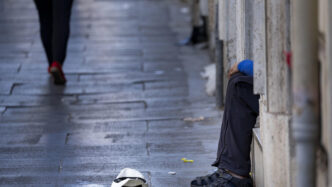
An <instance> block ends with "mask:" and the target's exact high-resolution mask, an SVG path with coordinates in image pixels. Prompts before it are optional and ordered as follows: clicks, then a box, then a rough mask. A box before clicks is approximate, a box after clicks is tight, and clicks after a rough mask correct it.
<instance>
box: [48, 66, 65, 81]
mask: <svg viewBox="0 0 332 187" xmlns="http://www.w3.org/2000/svg"><path fill="white" fill-rule="evenodd" d="M48 71H49V72H50V73H51V74H52V76H53V78H54V84H57V85H63V84H66V78H65V74H64V73H63V71H62V67H61V64H60V63H59V62H55V61H54V62H53V63H52V65H51V66H50V67H49V68H48Z"/></svg>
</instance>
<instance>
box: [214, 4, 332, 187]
mask: <svg viewBox="0 0 332 187" xmlns="http://www.w3.org/2000/svg"><path fill="white" fill-rule="evenodd" d="M327 4H328V0H320V6H319V7H320V10H319V12H320V19H319V22H320V32H321V33H320V36H319V38H320V47H319V51H320V63H321V101H322V102H321V103H322V104H321V110H322V125H321V143H320V146H319V147H320V148H319V150H318V152H317V186H319V187H321V186H322V187H324V186H328V185H330V186H332V184H328V178H329V177H328V175H329V174H330V173H331V172H329V171H328V164H327V163H328V160H330V161H331V160H332V159H331V156H330V157H329V156H328V155H331V154H328V153H331V147H332V146H331V142H332V141H331V140H332V139H331V133H332V128H331V125H330V124H331V119H332V117H331V103H332V102H331V99H330V97H331V93H330V90H332V86H326V85H332V83H331V81H330V80H331V78H332V76H331V75H330V73H329V70H332V67H331V66H332V65H330V64H329V63H327V59H328V54H329V53H327V48H328V47H327V45H328V42H326V41H327V31H328V26H329V24H328V22H329V18H328V14H329V11H328V8H327V7H328V6H327ZM331 4H332V3H331ZM218 18H219V19H218V21H219V33H218V35H219V38H220V39H221V40H224V71H225V73H224V75H225V77H224V87H225V86H226V85H227V81H228V78H227V76H226V75H227V71H228V69H229V68H230V67H231V65H232V64H234V63H236V62H238V61H241V60H243V59H245V58H251V59H253V60H254V61H255V64H254V92H255V93H257V94H260V95H261V99H260V110H261V111H260V118H259V124H260V127H259V128H257V129H255V132H254V143H253V154H252V156H253V158H252V160H253V168H254V169H253V175H254V178H255V180H256V185H257V186H268V187H270V186H276V187H279V186H285V187H291V186H295V185H296V184H295V176H294V173H295V171H296V168H295V164H294V163H295V151H294V141H293V138H292V131H291V107H292V99H291V98H292V97H291V67H290V66H289V65H288V64H287V59H286V55H285V54H287V53H289V52H290V49H291V34H290V33H291V25H290V24H291V0H246V1H244V0H227V1H223V0H219V16H218ZM330 22H331V21H330ZM330 24H331V23H330ZM331 30H332V29H331ZM317 37H318V36H317ZM330 53H331V50H330ZM225 88H226V87H225ZM224 90H226V89H224ZM262 163H263V164H262ZM257 164H260V165H261V164H262V165H263V166H262V167H261V166H257ZM330 176H331V174H330ZM331 180H332V179H331ZM330 183H331V182H330Z"/></svg>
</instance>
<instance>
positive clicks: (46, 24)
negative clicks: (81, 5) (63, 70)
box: [34, 0, 73, 64]
mask: <svg viewBox="0 0 332 187" xmlns="http://www.w3.org/2000/svg"><path fill="white" fill-rule="evenodd" d="M34 2H35V4H36V7H37V9H38V14H39V22H40V35H41V40H42V42H43V46H44V49H45V51H46V55H47V59H48V62H49V64H51V63H52V62H54V61H57V62H59V63H60V64H63V62H64V60H65V58H66V51H67V43H68V38H69V28H70V25H69V21H70V14H71V7H72V4H73V0H34Z"/></svg>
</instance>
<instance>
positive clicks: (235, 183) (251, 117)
mask: <svg viewBox="0 0 332 187" xmlns="http://www.w3.org/2000/svg"><path fill="white" fill-rule="evenodd" d="M228 76H229V77H230V80H229V82H228V85H227V93H226V102H225V110H224V115H223V121H222V126H221V133H220V137H219V145H218V152H217V159H216V161H215V162H214V163H213V164H212V166H215V167H217V168H218V169H217V170H216V171H215V172H214V173H212V174H210V175H207V176H203V177H197V178H196V179H195V180H193V181H192V182H191V187H198V186H204V187H252V186H253V182H252V179H251V178H250V176H249V173H250V169H251V168H250V167H251V165H250V144H251V139H252V128H253V127H254V126H255V123H256V118H257V116H258V114H259V104H258V99H259V96H258V95H254V94H253V61H251V60H244V61H242V62H240V63H237V64H235V65H234V66H233V67H232V68H231V69H230V71H229V74H228Z"/></svg>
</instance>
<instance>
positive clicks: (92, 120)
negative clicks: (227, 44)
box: [0, 0, 221, 187]
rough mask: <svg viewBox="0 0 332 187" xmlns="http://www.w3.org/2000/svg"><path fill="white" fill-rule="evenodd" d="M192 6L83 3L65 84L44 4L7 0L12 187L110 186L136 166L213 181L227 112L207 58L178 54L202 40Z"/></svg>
mask: <svg viewBox="0 0 332 187" xmlns="http://www.w3.org/2000/svg"><path fill="white" fill-rule="evenodd" d="M184 7H185V6H184V5H183V4H181V3H180V2H178V1H177V0H153V1H152V0H135V1H134V0H75V3H74V6H73V13H72V22H71V38H70V41H69V46H68V56H67V59H66V62H65V66H64V71H65V73H66V75H67V79H68V83H67V85H66V86H65V87H63V86H54V85H53V84H52V80H51V79H50V76H49V75H48V73H47V71H46V70H47V63H46V57H45V54H44V51H43V49H42V46H41V42H40V38H39V32H38V30H39V25H38V17H37V13H36V10H35V6H34V4H33V2H32V0H1V1H0V113H1V120H0V186H6V185H13V186H18V185H22V186H29V185H30V186H83V185H87V186H90V185H92V186H93V185H96V186H98V185H101V186H104V185H105V186H110V184H111V182H112V180H113V179H114V178H115V176H116V175H117V174H118V172H119V171H120V170H121V169H122V168H125V167H130V168H135V169H138V170H140V171H141V172H142V173H143V174H144V175H145V177H146V178H147V181H148V182H149V184H150V186H153V187H163V186H166V187H168V186H171V187H178V186H189V181H190V180H191V179H192V178H194V177H196V176H198V175H204V174H207V173H209V172H211V171H212V170H213V168H212V167H210V164H211V163H212V162H213V160H214V158H215V155H216V148H217V141H218V136H219V128H220V121H221V120H220V117H221V112H220V111H218V110H216V109H215V98H213V97H208V96H207V95H206V94H205V92H204V81H203V80H202V79H201V78H200V71H202V69H203V67H204V66H205V65H207V64H208V61H209V59H208V57H207V51H202V50H199V49H195V48H193V47H179V46H177V45H176V42H177V41H178V40H180V39H181V38H184V37H185V36H186V35H187V34H188V33H189V31H190V29H189V28H190V27H189V23H190V19H189V15H188V13H186V12H187V11H186V10H187V9H184ZM201 116H202V117H204V120H201V121H196V122H192V121H185V120H183V119H184V118H188V117H192V118H197V117H201ZM182 157H186V158H188V159H193V160H194V163H183V162H182V161H181V158H182ZM169 171H174V172H176V175H169V174H168V172H169Z"/></svg>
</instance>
